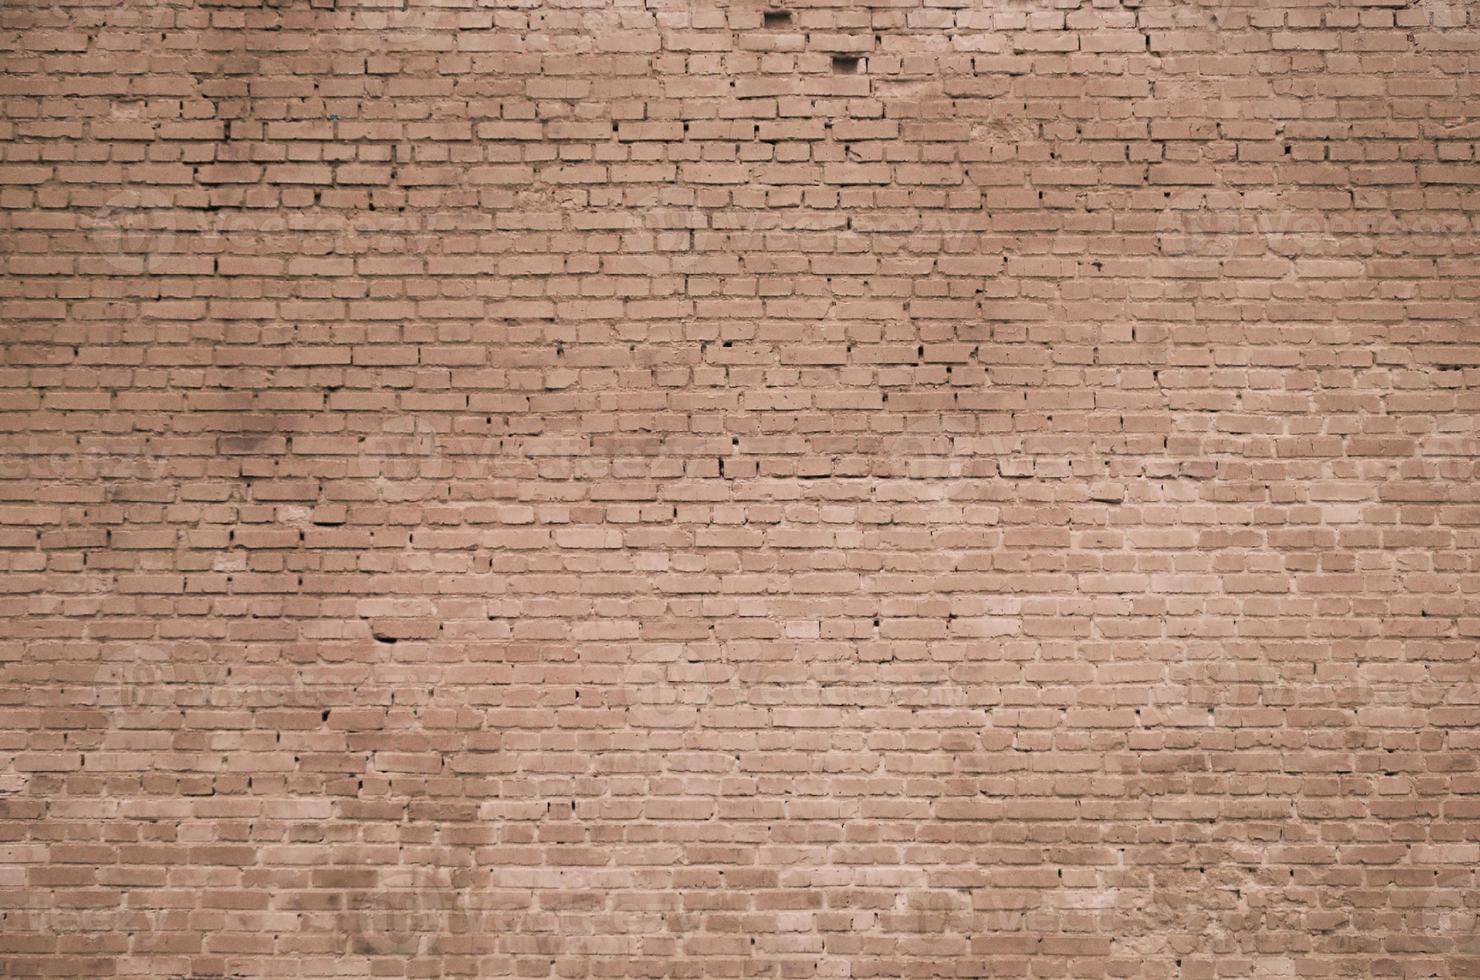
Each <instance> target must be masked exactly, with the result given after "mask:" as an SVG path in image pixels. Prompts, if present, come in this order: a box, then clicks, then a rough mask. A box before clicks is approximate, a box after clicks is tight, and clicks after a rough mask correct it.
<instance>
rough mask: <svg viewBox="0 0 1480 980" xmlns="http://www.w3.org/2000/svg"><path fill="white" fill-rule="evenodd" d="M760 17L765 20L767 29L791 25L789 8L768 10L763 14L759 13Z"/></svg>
mask: <svg viewBox="0 0 1480 980" xmlns="http://www.w3.org/2000/svg"><path fill="white" fill-rule="evenodd" d="M761 19H762V20H763V21H764V22H765V25H766V27H767V29H769V30H773V31H774V30H778V29H780V28H782V27H790V26H791V11H790V10H768V11H766V12H765V13H764V14H762V15H761Z"/></svg>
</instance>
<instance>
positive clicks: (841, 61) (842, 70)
mask: <svg viewBox="0 0 1480 980" xmlns="http://www.w3.org/2000/svg"><path fill="white" fill-rule="evenodd" d="M832 61H833V74H835V75H856V74H858V56H857V55H854V54H835V55H833V59H832Z"/></svg>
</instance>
